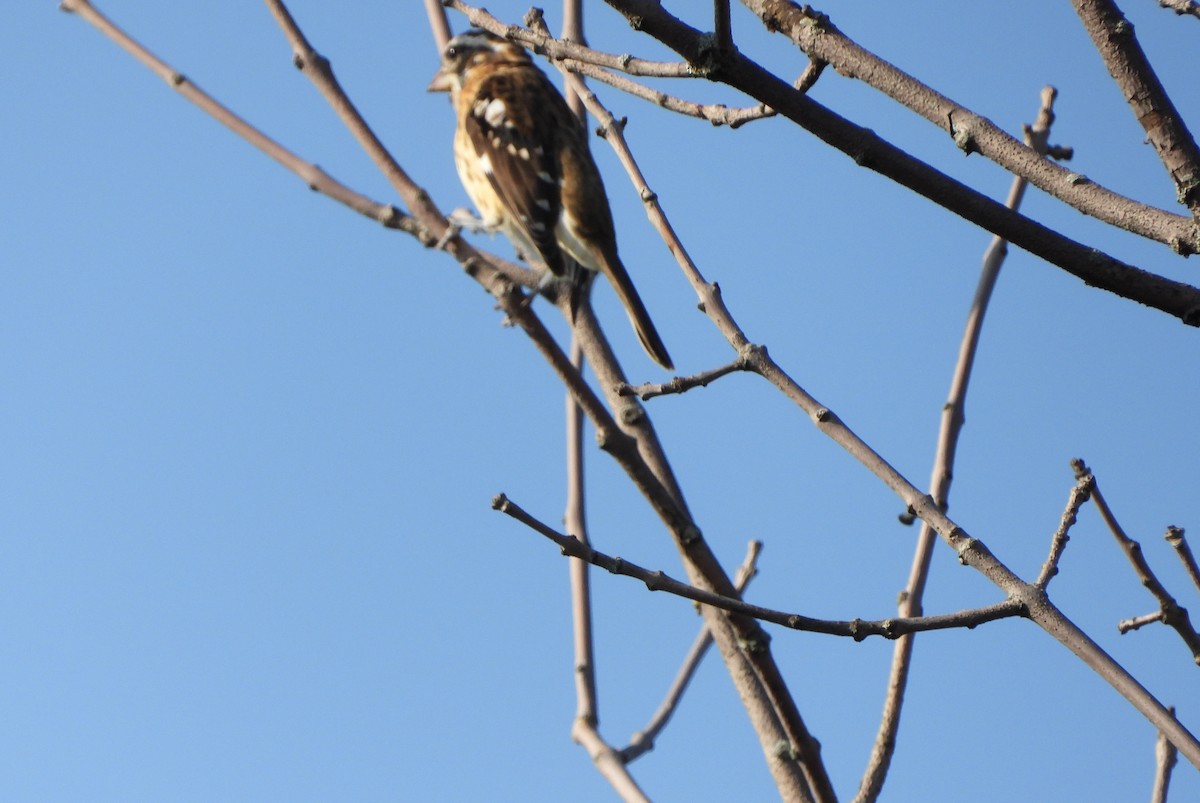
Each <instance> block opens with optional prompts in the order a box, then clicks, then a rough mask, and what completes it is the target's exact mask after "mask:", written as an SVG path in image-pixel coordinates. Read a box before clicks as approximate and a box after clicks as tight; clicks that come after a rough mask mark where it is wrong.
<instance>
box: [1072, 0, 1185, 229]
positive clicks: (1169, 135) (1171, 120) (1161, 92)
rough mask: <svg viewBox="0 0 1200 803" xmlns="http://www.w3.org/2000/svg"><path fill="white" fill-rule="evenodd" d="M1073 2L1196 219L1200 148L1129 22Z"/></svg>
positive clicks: (1090, 0) (1109, 7) (1112, 8)
mask: <svg viewBox="0 0 1200 803" xmlns="http://www.w3.org/2000/svg"><path fill="white" fill-rule="evenodd" d="M1071 4H1072V5H1073V6H1075V11H1076V12H1077V13H1078V14H1079V18H1080V19H1081V20H1082V21H1083V27H1084V28H1086V29H1087V32H1088V35H1089V36H1091V37H1092V42H1093V43H1094V44H1095V45H1096V50H1098V51H1099V52H1100V56H1101V57H1102V58H1103V59H1104V65H1105V66H1106V67H1108V72H1109V75H1111V76H1112V77H1113V80H1114V81H1116V82H1117V86H1119V87H1120V88H1121V93H1122V94H1123V95H1124V96H1125V102H1126V103H1128V104H1129V108H1130V109H1132V110H1133V115H1134V117H1136V118H1137V121H1138V123H1139V124H1140V125H1141V126H1142V128H1143V129H1144V130H1145V132H1146V139H1147V140H1149V142H1150V144H1151V145H1153V146H1154V150H1155V152H1156V153H1158V158H1159V159H1161V160H1162V163H1163V166H1164V167H1166V168H1167V172H1168V173H1170V174H1171V179H1172V180H1173V181H1174V182H1175V192H1176V194H1177V195H1178V197H1179V202H1180V203H1181V204H1183V205H1184V206H1186V207H1187V208H1188V209H1190V210H1191V211H1192V215H1193V217H1195V218H1196V219H1197V220H1200V148H1197V147H1196V139H1195V137H1193V136H1192V132H1191V131H1189V130H1188V127H1187V124H1185V123H1184V122H1183V118H1182V117H1181V116H1180V114H1179V110H1178V109H1176V108H1175V104H1174V103H1172V102H1171V98H1170V96H1169V95H1167V90H1166V89H1164V88H1163V85H1162V82H1161V81H1159V80H1158V75H1156V74H1155V72H1154V68H1153V67H1151V66H1150V60H1149V59H1147V58H1146V54H1145V52H1144V51H1143V50H1142V47H1141V45H1139V44H1138V41H1137V36H1136V35H1135V34H1134V32H1133V24H1132V23H1131V22H1129V20H1127V19H1125V17H1124V15H1122V14H1121V10H1120V9H1119V8H1117V4H1116V3H1114V2H1113V1H1112V0H1072V3H1071Z"/></svg>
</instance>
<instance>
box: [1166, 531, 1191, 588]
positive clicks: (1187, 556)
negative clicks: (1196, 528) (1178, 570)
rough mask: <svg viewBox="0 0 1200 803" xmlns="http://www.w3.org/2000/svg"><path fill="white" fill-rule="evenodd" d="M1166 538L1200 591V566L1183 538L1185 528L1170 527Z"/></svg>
mask: <svg viewBox="0 0 1200 803" xmlns="http://www.w3.org/2000/svg"><path fill="white" fill-rule="evenodd" d="M1164 537H1165V538H1166V539H1167V543H1168V544H1170V545H1171V548H1172V549H1174V550H1175V554H1176V555H1178V556H1179V559H1180V560H1181V561H1183V568H1184V569H1185V570H1187V573H1188V577H1190V578H1192V583H1193V584H1194V585H1195V586H1196V590H1198V591H1200V566H1197V565H1196V556H1195V555H1193V554H1192V548H1191V547H1190V546H1188V542H1187V540H1186V539H1185V538H1184V536H1183V528H1182V527H1174V526H1172V527H1168V528H1167V534H1166V535H1165V536H1164Z"/></svg>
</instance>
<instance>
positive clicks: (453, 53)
mask: <svg viewBox="0 0 1200 803" xmlns="http://www.w3.org/2000/svg"><path fill="white" fill-rule="evenodd" d="M457 56H458V48H457V47H455V46H454V45H451V46H450V47H448V48H446V58H448V59H452V58H456V57H457Z"/></svg>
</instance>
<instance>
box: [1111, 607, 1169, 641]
mask: <svg viewBox="0 0 1200 803" xmlns="http://www.w3.org/2000/svg"><path fill="white" fill-rule="evenodd" d="M1165 621H1166V617H1164V616H1163V612H1162V611H1155V612H1154V613H1144V614H1142V615H1141V616H1134V617H1133V618H1131V619H1122V620H1121V621H1119V622H1117V632H1118V633H1120V634H1121V635H1122V636H1123V635H1125V634H1126V633H1129V632H1130V631H1133V630H1140V629H1142V628H1143V627H1145V626H1146V625H1150V624H1154V623H1155V622H1165Z"/></svg>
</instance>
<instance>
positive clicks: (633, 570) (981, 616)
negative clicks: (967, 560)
mask: <svg viewBox="0 0 1200 803" xmlns="http://www.w3.org/2000/svg"><path fill="white" fill-rule="evenodd" d="M492 507H493V508H494V509H496V510H499V511H500V512H501V513H504V514H506V515H508V516H511V517H512V518H514V519H516V520H517V521H519V522H521V523H522V524H524V525H526V526H527V527H529V528H530V529H532V530H534V531H535V532H537V533H539V534H540V535H543V536H545V537H546V538H548V539H549V540H551V541H553V542H554V543H556V544H558V546H559V548H560V549H562V552H563V554H564V555H567V556H569V557H572V558H578V559H580V560H586V561H587V562H588V563H590V564H592V565H593V566H598V567H600V568H601V569H605V570H607V571H609V572H611V573H612V574H620V575H625V576H626V577H632V578H634V579H635V580H641V581H642V582H643V583H645V584H646V588H648V589H650V590H651V591H666V592H667V593H669V594H674V595H675V596H678V597H683V598H684V599H690V600H692V601H694V602H699V603H701V604H702V605H711V606H712V607H714V608H720V609H722V610H726V611H730V612H732V613H739V614H742V615H744V616H750V617H753V618H755V619H759V620H761V621H764V622H771V623H772V624H777V625H782V626H783V627H786V628H789V629H791V630H801V631H804V632H806V633H823V634H825V635H828V636H842V637H845V638H852V639H854V640H855V641H862V640H863V639H865V638H868V637H869V636H882V637H883V638H888V639H895V638H899V637H900V636H903V635H905V634H908V633H919V632H923V631H927V630H949V629H952V628H963V627H965V628H974V627H978V626H979V625H981V624H986V623H988V622H994V621H996V620H997V619H1008V618H1011V617H1014V616H1025V615H1026V611H1025V608H1024V606H1023V605H1022V603H1020V602H1018V601H1017V600H1013V599H1007V600H1004V601H1003V602H998V603H996V604H994V605H989V606H987V607H984V608H974V609H971V610H967V611H959V612H958V613H949V614H940V615H937V616H920V617H898V618H894V619H880V620H878V621H870V620H864V619H851V620H846V621H837V620H830V619H817V618H814V617H811V616H805V615H803V614H799V613H786V612H784V611H777V610H773V609H771V608H764V607H762V606H760V605H752V604H750V603H748V602H743V601H742V600H740V599H737V598H736V597H727V596H724V595H721V594H714V593H713V592H711V591H707V590H705V589H702V588H696V587H695V586H691V585H688V584H687V583H683V582H680V581H679V580H676V579H674V578H672V577H670V576H669V575H667V574H665V573H663V572H661V571H651V570H650V569H646V568H643V567H641V566H639V565H637V564H636V563H630V562H629V561H627V560H624V559H623V558H615V557H612V556H611V555H607V554H605V553H603V552H601V551H599V550H597V549H594V548H593V547H590V546H588V545H586V544H584V543H583V542H582V541H580V540H579V539H578V538H576V537H575V536H573V535H563V534H562V533H559V532H557V531H556V530H554V529H553V528H552V527H549V526H548V525H546V524H545V523H543V522H541V521H539V520H538V519H537V518H535V517H534V516H532V515H530V514H529V513H528V512H527V511H526V510H524V509H523V508H521V507H520V506H519V505H517V504H516V503H515V502H513V501H512V500H510V499H509V498H508V497H506V496H505V495H504V494H498V495H497V496H496V497H495V498H493V499H492Z"/></svg>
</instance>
